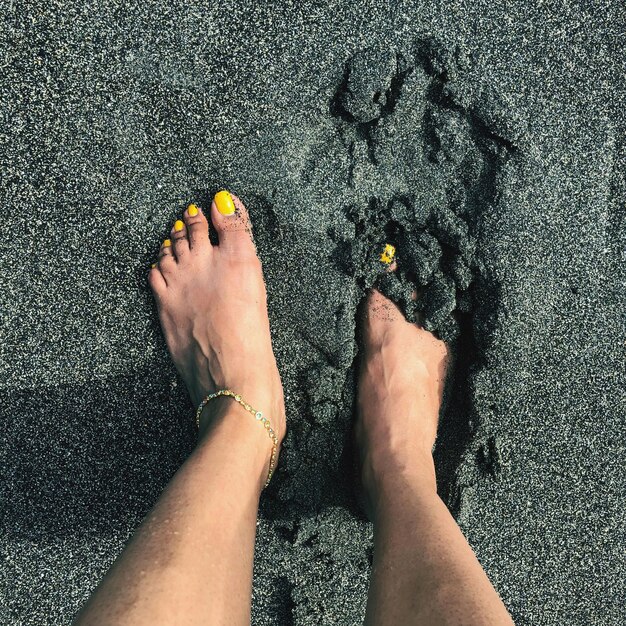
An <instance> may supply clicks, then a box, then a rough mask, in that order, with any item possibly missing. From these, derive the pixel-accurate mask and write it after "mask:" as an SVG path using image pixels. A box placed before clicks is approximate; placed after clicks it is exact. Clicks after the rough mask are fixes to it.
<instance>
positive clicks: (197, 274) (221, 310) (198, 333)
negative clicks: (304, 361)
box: [75, 192, 511, 626]
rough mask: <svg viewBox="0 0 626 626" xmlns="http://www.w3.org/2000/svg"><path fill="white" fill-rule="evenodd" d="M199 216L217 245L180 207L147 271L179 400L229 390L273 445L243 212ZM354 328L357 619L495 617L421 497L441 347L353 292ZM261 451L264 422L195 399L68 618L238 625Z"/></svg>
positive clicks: (268, 380)
mask: <svg viewBox="0 0 626 626" xmlns="http://www.w3.org/2000/svg"><path fill="white" fill-rule="evenodd" d="M210 221H211V228H214V229H215V231H216V234H217V237H218V244H217V245H212V244H211V243H210V241H209V236H208V230H209V221H208V220H207V218H206V217H205V215H204V214H203V212H202V211H201V210H200V209H199V208H198V207H195V206H194V205H191V206H190V207H188V208H187V210H186V211H185V213H184V215H183V220H178V221H177V222H176V224H175V225H174V227H173V228H172V231H171V234H170V239H169V240H166V241H165V242H164V244H163V245H162V246H161V250H160V252H159V260H158V264H156V265H155V266H153V267H152V268H151V270H150V272H149V275H148V281H149V284H150V287H151V288H152V291H153V293H154V296H155V298H156V302H157V308H158V310H159V318H160V321H161V327H162V330H163V333H164V336H165V339H166V342H167V346H168V349H169V351H170V354H171V356H172V358H173V360H174V363H175V364H176V368H177V370H178V372H179V374H180V375H181V377H182V379H183V380H184V381H185V384H186V386H187V389H188V391H189V394H190V396H191V399H192V401H193V402H194V404H196V405H197V404H199V403H200V401H201V400H202V398H203V397H205V396H206V394H208V393H211V392H213V391H215V390H217V389H224V388H228V389H231V390H233V391H234V392H236V393H237V394H240V395H241V397H242V398H243V399H244V400H245V401H246V402H248V403H249V404H250V405H251V406H253V407H255V408H256V409H259V410H262V411H263V413H264V414H265V415H266V416H268V417H269V418H270V421H271V425H272V428H273V431H274V432H275V433H276V436H277V438H278V441H279V443H280V442H282V440H283V438H284V436H285V431H286V420H285V408H284V401H283V391H282V386H281V382H280V376H279V373H278V368H277V366H276V361H275V358H274V354H273V351H272V345H271V339H270V333H269V321H268V316H267V305H266V294H265V285H264V282H263V274H262V269H261V264H260V262H259V259H258V257H257V255H256V250H255V247H254V243H253V240H252V234H251V227H250V221H249V217H248V213H247V211H246V208H245V207H244V205H243V204H242V203H241V201H240V200H239V199H238V198H237V197H234V196H232V197H231V196H230V195H229V194H228V193H227V192H220V193H219V194H217V196H216V198H215V199H214V201H213V202H212V205H211V209H210ZM363 331H364V332H363V358H362V360H361V375H360V386H359V410H358V418H357V423H356V436H357V441H358V443H359V446H360V458H361V468H362V472H361V475H362V484H363V488H364V491H365V496H366V501H367V502H368V510H369V513H370V515H371V518H372V520H373V522H374V537H375V549H374V567H373V572H372V581H371V589H370V595H369V598H368V604H367V617H366V621H367V623H369V624H403V625H404V624H406V625H409V624H429V625H430V624H439V623H441V624H460V623H463V624H510V623H511V621H510V618H509V617H508V614H507V612H506V609H505V608H504V606H503V604H502V602H501V601H500V599H499V597H498V596H497V594H496V592H495V590H494V589H493V587H492V586H491V584H490V583H489V581H488V579H487V576H486V575H485V574H484V572H483V570H482V568H481V567H480V565H479V563H478V561H477V560H476V558H475V556H474V554H473V552H472V550H471V548H470V547H469V545H468V544H467V542H466V541H465V539H464V537H463V535H462V534H461V532H460V530H459V528H458V526H457V525H456V523H455V522H454V520H453V518H452V517H451V516H450V514H449V512H448V510H447V509H446V507H445V506H444V504H443V503H442V501H441V500H440V499H439V498H438V496H437V493H436V486H435V475H434V465H433V463H432V455H431V452H430V450H431V448H432V444H433V442H434V437H435V434H436V428H437V416H438V412H439V405H440V401H441V389H442V387H443V380H444V377H445V367H446V361H447V350H446V348H445V345H443V344H442V343H441V342H439V341H438V340H436V339H435V338H434V337H433V336H432V335H431V334H430V333H427V332H426V331H424V330H423V329H419V328H418V327H417V326H414V325H411V324H408V323H407V322H406V321H405V320H404V318H402V316H401V314H400V312H399V311H398V310H397V309H396V308H395V306H394V305H392V304H391V303H390V302H389V301H388V300H386V299H385V298H383V296H381V295H380V294H379V293H377V292H371V293H370V295H369V296H368V300H367V302H366V305H365V312H364V317H363ZM407 342H408V343H407ZM407 346H408V347H409V348H410V349H407ZM407 355H408V357H407ZM407 359H408V361H407ZM272 447H273V446H272V440H271V439H270V438H269V436H268V433H267V431H266V429H265V428H263V427H262V425H261V424H260V423H259V422H256V421H255V420H254V418H253V417H252V416H251V415H250V413H248V412H247V411H246V410H245V409H244V408H243V407H242V406H241V405H239V404H238V403H236V402H235V401H234V400H233V399H231V398H224V397H222V398H217V399H215V400H212V401H210V402H209V403H208V404H207V405H206V406H205V408H204V410H203V411H202V414H201V418H200V432H199V438H198V445H197V446H196V449H195V450H194V452H193V453H192V454H191V456H190V457H189V458H188V459H187V460H186V461H185V463H184V464H183V465H182V467H181V468H180V469H179V471H178V472H177V473H176V475H175V476H174V478H173V479H172V480H171V481H170V483H169V484H168V486H167V488H166V489H165V491H164V493H163V494H162V496H161V498H160V499H159V501H158V502H157V503H156V505H155V506H154V508H153V509H152V511H151V512H150V513H149V514H148V516H147V517H146V519H145V520H144V522H143V523H142V525H141V526H140V528H139V529H138V530H137V532H136V533H135V535H134V536H133V537H132V539H131V540H130V542H129V544H128V545H127V547H126V548H125V550H124V551H123V552H122V554H121V555H120V557H119V558H118V559H117V560H116V562H115V563H114V564H113V566H112V567H111V569H110V571H109V572H108V573H107V575H106V577H105V578H104V580H103V581H102V582H101V583H100V585H99V586H98V587H97V588H96V590H95V591H94V592H93V594H92V596H91V597H90V599H89V600H88V602H87V604H86V605H85V606H84V607H83V609H82V610H81V611H80V613H79V614H78V616H77V617H76V620H75V623H76V624H80V625H85V624H89V625H105V624H106V625H108V624H111V625H115V626H125V625H131V624H132V625H142V624H150V625H151V626H152V625H153V624H172V625H175V624H211V625H213V624H215V625H221V624H229V625H231V624H249V623H250V601H251V592H252V560H253V554H254V540H255V531H256V520H257V513H258V506H259V499H260V497H261V492H262V489H263V486H264V484H265V481H266V478H267V476H268V469H269V466H270V458H271V453H272Z"/></svg>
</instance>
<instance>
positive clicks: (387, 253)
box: [380, 243, 396, 265]
mask: <svg viewBox="0 0 626 626" xmlns="http://www.w3.org/2000/svg"><path fill="white" fill-rule="evenodd" d="M395 256H396V249H395V247H394V246H392V245H391V244H390V243H386V244H385V249H384V250H383V252H382V254H381V255H380V260H381V261H382V262H383V263H385V264H386V265H389V264H390V263H391V262H392V261H393V259H394V257H395Z"/></svg>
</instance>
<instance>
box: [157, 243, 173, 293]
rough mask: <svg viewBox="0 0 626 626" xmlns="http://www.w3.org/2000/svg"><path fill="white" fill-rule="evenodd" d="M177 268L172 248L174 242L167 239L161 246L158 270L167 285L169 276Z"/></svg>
mask: <svg viewBox="0 0 626 626" xmlns="http://www.w3.org/2000/svg"><path fill="white" fill-rule="evenodd" d="M175 267H176V258H175V257H174V252H173V248H172V240H171V239H165V241H163V243H162V244H161V248H160V249H159V262H158V268H159V270H160V272H161V274H162V275H163V277H164V278H165V282H166V283H167V276H168V274H170V272H172V270H173V269H174V268H175Z"/></svg>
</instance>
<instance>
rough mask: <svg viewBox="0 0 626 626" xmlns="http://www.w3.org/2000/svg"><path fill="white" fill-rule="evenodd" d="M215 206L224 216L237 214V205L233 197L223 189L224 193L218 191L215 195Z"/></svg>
mask: <svg viewBox="0 0 626 626" xmlns="http://www.w3.org/2000/svg"><path fill="white" fill-rule="evenodd" d="M213 200H214V201H215V206H216V207H217V210H218V211H219V212H220V213H221V214H222V215H232V214H233V213H234V212H235V203H234V202H233V198H232V196H231V195H230V194H229V193H228V191H226V189H222V191H218V192H217V193H216V194H215V198H213Z"/></svg>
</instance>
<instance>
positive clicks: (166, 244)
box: [163, 239, 172, 248]
mask: <svg viewBox="0 0 626 626" xmlns="http://www.w3.org/2000/svg"><path fill="white" fill-rule="evenodd" d="M171 245H172V242H171V241H170V240H169V239H166V240H165V241H164V242H163V247H164V248H169V247H170V246H171Z"/></svg>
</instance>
